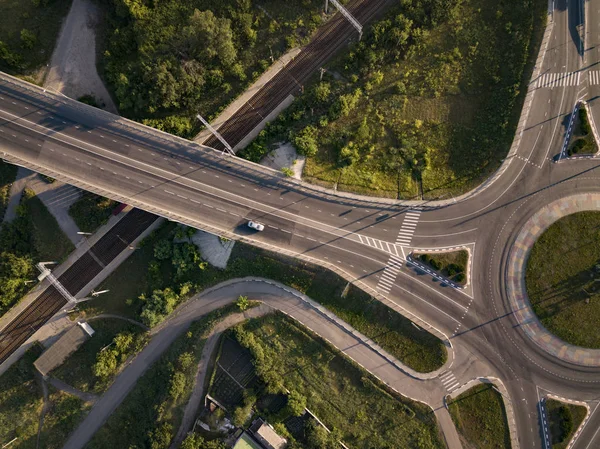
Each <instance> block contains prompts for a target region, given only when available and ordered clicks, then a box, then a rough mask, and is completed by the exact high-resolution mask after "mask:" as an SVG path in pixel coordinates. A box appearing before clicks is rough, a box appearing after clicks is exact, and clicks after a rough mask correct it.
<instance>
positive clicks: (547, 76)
mask: <svg viewBox="0 0 600 449" xmlns="http://www.w3.org/2000/svg"><path fill="white" fill-rule="evenodd" d="M580 81H581V72H566V73H544V74H543V75H542V76H540V77H539V78H538V79H537V80H536V81H535V87H536V89H541V88H553V87H565V86H577V85H579V82H580Z"/></svg>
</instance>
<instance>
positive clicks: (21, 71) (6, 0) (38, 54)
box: [0, 0, 72, 84]
mask: <svg viewBox="0 0 600 449" xmlns="http://www.w3.org/2000/svg"><path fill="white" fill-rule="evenodd" d="M71 3H72V0H0V8H1V9H2V14H1V15H0V70H2V71H3V72H8V73H10V74H12V75H17V76H20V77H23V78H25V79H27V80H28V81H30V82H34V83H36V84H41V82H42V77H41V75H43V71H44V69H45V68H46V67H45V66H46V64H47V63H48V62H49V61H50V58H51V56H52V52H53V51H54V45H55V43H56V39H57V38H58V33H59V32H60V27H61V25H62V21H63V19H64V18H65V17H66V15H67V13H68V11H69V8H70V7H71Z"/></svg>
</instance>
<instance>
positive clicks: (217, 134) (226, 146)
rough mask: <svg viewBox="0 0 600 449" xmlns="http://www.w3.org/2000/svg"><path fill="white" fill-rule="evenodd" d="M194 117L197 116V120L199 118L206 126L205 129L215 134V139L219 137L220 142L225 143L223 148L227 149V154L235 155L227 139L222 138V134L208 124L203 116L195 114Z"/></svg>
mask: <svg viewBox="0 0 600 449" xmlns="http://www.w3.org/2000/svg"><path fill="white" fill-rule="evenodd" d="M196 117H198V120H200V121H201V122H202V123H203V124H204V126H206V129H208V130H209V131H210V132H211V133H212V134H213V136H215V137H216V138H217V139H219V140H220V141H221V143H222V144H223V145H225V148H226V149H227V151H228V152H229V154H231V155H232V156H235V152H234V151H233V148H231V145H229V144H228V143H227V141H226V140H225V139H224V138H223V136H222V135H221V134H219V133H218V132H217V130H216V129H214V128H213V127H212V126H210V123H208V122H207V121H206V120H204V118H203V117H202V116H201V115H200V114H198V115H196Z"/></svg>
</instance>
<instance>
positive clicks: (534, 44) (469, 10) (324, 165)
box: [242, 0, 547, 199]
mask: <svg viewBox="0 0 600 449" xmlns="http://www.w3.org/2000/svg"><path fill="white" fill-rule="evenodd" d="M409 5H410V6H409V7H407V6H402V5H398V6H395V7H392V8H391V9H390V11H389V13H388V14H386V16H385V17H384V18H383V19H382V20H380V21H379V22H378V23H376V24H374V25H372V26H371V25H369V26H368V27H365V35H364V36H363V39H362V41H361V42H360V43H358V44H356V45H354V46H353V47H351V48H350V50H349V51H348V52H347V53H346V54H345V55H342V56H340V57H338V58H337V59H336V60H335V61H333V62H332V63H330V64H328V67H327V68H328V69H329V73H328V74H326V75H325V76H324V78H323V81H322V82H319V78H318V77H317V76H315V77H314V79H313V81H312V83H307V85H306V86H305V93H304V94H303V95H301V96H300V97H299V98H297V99H296V101H295V103H294V104H293V105H292V106H291V107H290V108H289V109H288V110H287V111H285V112H284V113H283V114H282V115H281V116H280V117H279V119H278V120H276V121H274V122H273V123H272V124H271V125H270V126H268V127H267V128H266V130H265V132H264V133H263V134H262V135H261V136H259V137H258V138H257V140H255V142H254V143H253V144H251V145H250V146H249V147H248V148H247V149H246V150H245V152H242V154H244V155H245V157H247V158H249V159H251V160H255V161H258V160H260V158H261V157H262V156H264V155H265V154H266V153H267V152H268V151H269V150H270V149H271V148H272V145H273V144H274V143H275V142H280V141H285V140H291V141H292V142H294V139H295V137H294V136H297V135H298V133H300V132H301V130H303V129H305V127H307V125H310V126H312V127H314V135H315V152H316V154H315V155H314V156H311V157H308V159H307V163H306V166H305V168H304V172H303V176H304V179H306V180H308V181H309V182H313V183H316V184H319V185H325V186H328V187H334V186H336V187H337V189H339V190H345V191H352V192H356V193H363V194H371V195H376V196H385V197H392V198H420V197H421V196H422V197H424V198H426V199H437V198H449V197H450V194H455V195H456V194H459V193H463V192H464V191H466V190H469V189H471V188H473V187H474V186H476V185H478V184H479V183H481V182H482V181H483V180H484V179H485V178H486V177H487V176H489V174H490V173H492V171H493V170H495V169H496V168H497V167H498V166H499V164H500V163H501V161H502V160H503V159H504V158H505V156H506V154H507V152H508V149H509V147H510V144H511V142H512V139H513V136H514V131H515V129H516V124H517V121H518V116H519V114H520V110H521V106H522V104H523V101H524V97H525V93H526V90H527V89H526V86H527V83H528V82H529V76H530V74H531V70H532V68H533V64H534V60H535V57H536V56H537V51H538V48H539V44H540V42H541V37H542V34H543V29H544V26H545V17H546V11H547V2H545V1H543V0H527V1H519V0H510V1H507V2H503V3H498V2H492V1H487V0H466V1H461V2H432V1H426V0H425V1H422V2H419V3H418V4H415V5H413V4H412V3H409ZM423 10H426V11H423ZM296 146H297V147H298V145H296ZM309 156H310V155H309Z"/></svg>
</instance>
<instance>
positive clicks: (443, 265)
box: [414, 250, 469, 284]
mask: <svg viewBox="0 0 600 449" xmlns="http://www.w3.org/2000/svg"><path fill="white" fill-rule="evenodd" d="M414 256H415V258H416V259H418V260H420V261H421V262H422V263H424V264H425V265H427V266H428V267H430V268H432V269H433V270H435V271H437V272H439V273H440V274H441V275H442V276H445V277H447V278H448V279H451V280H453V281H455V282H457V283H459V284H465V283H466V282H467V268H468V263H469V253H468V251H466V250H460V251H449V252H436V253H415V254H414Z"/></svg>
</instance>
